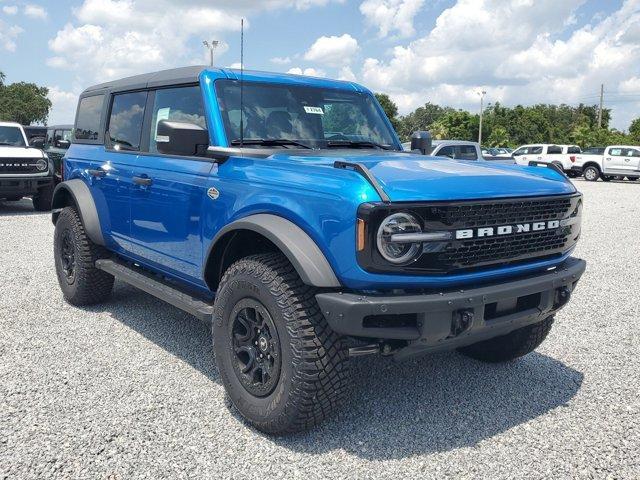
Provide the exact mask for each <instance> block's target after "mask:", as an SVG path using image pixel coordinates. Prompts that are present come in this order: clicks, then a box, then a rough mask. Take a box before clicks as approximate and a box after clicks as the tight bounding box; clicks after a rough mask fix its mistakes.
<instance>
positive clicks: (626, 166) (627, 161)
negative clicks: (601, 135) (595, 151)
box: [572, 145, 640, 182]
mask: <svg viewBox="0 0 640 480" xmlns="http://www.w3.org/2000/svg"><path fill="white" fill-rule="evenodd" d="M572 168H573V171H574V172H575V173H576V175H579V174H582V175H583V176H584V179H585V180H588V181H590V182H595V181H597V180H598V179H599V178H601V179H602V180H604V181H605V182H607V181H609V180H611V179H612V178H614V177H621V178H624V177H627V178H628V179H629V180H638V179H639V178H640V147H638V146H633V145H611V146H609V147H606V148H605V149H604V153H603V154H602V155H578V156H577V158H576V161H575V163H574V165H573V167H572Z"/></svg>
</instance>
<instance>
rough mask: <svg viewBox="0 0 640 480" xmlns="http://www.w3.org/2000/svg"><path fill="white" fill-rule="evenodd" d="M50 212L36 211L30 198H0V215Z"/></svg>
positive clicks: (9, 215) (16, 215)
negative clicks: (16, 199) (9, 199)
mask: <svg viewBox="0 0 640 480" xmlns="http://www.w3.org/2000/svg"><path fill="white" fill-rule="evenodd" d="M43 214H50V212H36V211H35V210H34V209H33V203H32V202H31V199H30V198H23V199H22V200H18V201H17V202H7V201H5V200H0V217H18V216H24V215H43Z"/></svg>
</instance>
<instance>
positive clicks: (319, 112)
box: [304, 105, 324, 115]
mask: <svg viewBox="0 0 640 480" xmlns="http://www.w3.org/2000/svg"><path fill="white" fill-rule="evenodd" d="M304 111H305V112H307V113H313V114H315V115H324V112H323V111H322V108H320V107H308V106H306V105H305V107H304Z"/></svg>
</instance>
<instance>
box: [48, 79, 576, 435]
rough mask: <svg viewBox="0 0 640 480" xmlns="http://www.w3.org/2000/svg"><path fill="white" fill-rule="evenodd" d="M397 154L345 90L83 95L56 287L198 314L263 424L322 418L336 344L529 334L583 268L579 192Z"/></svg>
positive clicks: (235, 393)
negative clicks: (124, 289)
mask: <svg viewBox="0 0 640 480" xmlns="http://www.w3.org/2000/svg"><path fill="white" fill-rule="evenodd" d="M430 144H431V139H430V136H429V135H428V133H426V132H416V134H414V135H413V138H412V149H413V151H411V152H405V151H403V149H402V147H401V144H400V142H399V140H398V137H397V135H396V133H395V132H394V131H393V129H392V127H391V124H390V122H389V121H388V119H387V118H386V116H385V115H384V112H383V110H382V108H381V107H380V105H379V104H378V102H377V101H376V100H375V97H374V96H373V95H372V93H371V92H370V91H369V90H367V89H365V88H363V87H362V86H360V85H357V84H355V83H351V82H341V81H334V80H327V79H319V78H309V77H302V76H295V75H281V74H272V73H264V72H250V71H245V72H244V73H241V72H239V71H236V70H227V69H214V68H205V67H188V68H180V69H174V70H169V71H162V72H157V73H151V74H147V75H140V76H135V77H131V78H126V79H123V80H119V81H114V82H109V83H104V84H101V85H97V86H94V87H90V88H88V89H87V90H85V91H84V92H83V93H82V94H81V96H80V99H79V103H78V109H77V114H76V120H75V128H74V136H73V138H72V143H71V146H70V148H69V149H68V151H67V153H66V156H65V160H64V161H65V168H64V177H65V178H64V181H63V182H62V183H60V184H59V185H58V186H57V187H56V190H55V193H54V198H53V223H54V224H55V245H54V248H55V250H54V251H55V266H56V271H57V276H58V280H59V283H60V287H61V289H62V292H63V294H64V297H65V299H66V300H67V301H68V302H69V303H71V304H74V305H88V304H94V303H97V302H103V301H105V300H106V299H107V297H108V296H109V294H110V293H111V290H112V287H113V283H114V279H115V278H117V279H119V280H121V281H124V282H127V283H129V284H131V285H134V286H136V287H138V288H140V289H142V290H144V291H146V292H148V293H150V294H152V295H154V296H156V297H158V298H160V299H162V300H164V301H166V302H168V303H170V304H172V305H174V306H176V307H178V308H180V309H183V310H185V311H187V312H189V313H191V314H193V315H195V316H196V317H198V318H200V319H202V320H204V321H207V322H210V324H211V328H212V334H213V339H214V353H215V358H216V362H217V365H218V369H219V372H220V377H221V379H222V382H223V384H224V386H225V388H226V391H227V393H228V395H229V397H230V399H231V401H232V403H233V404H234V405H235V407H236V408H237V409H238V410H239V411H240V413H241V414H242V415H243V416H244V417H245V418H246V419H247V420H248V421H249V422H250V423H251V424H252V425H254V426H255V427H257V428H258V429H260V430H262V431H265V432H269V433H274V434H280V433H286V432H292V431H296V430H301V429H305V428H309V427H311V426H313V425H315V424H317V423H318V422H320V421H321V420H323V419H324V418H325V417H326V416H327V415H328V414H329V413H330V412H332V411H333V410H334V409H335V407H336V406H337V405H338V404H339V402H340V400H341V399H342V398H343V397H344V396H345V394H346V392H347V388H348V384H349V377H348V361H349V358H350V357H352V356H359V355H367V354H380V355H389V356H393V357H394V358H395V359H398V360H402V359H407V358H413V357H415V356H418V355H423V354H426V353H429V352H434V351H440V350H452V349H456V350H458V351H460V352H461V353H462V354H464V355H468V356H470V357H473V358H475V359H478V360H481V361H486V362H502V361H508V360H511V359H514V358H516V357H519V356H522V355H525V354H527V353H529V352H531V351H532V350H533V349H535V348H536V347H537V346H538V345H540V343H541V342H542V341H543V340H544V339H545V337H546V336H547V334H548V332H549V330H550V329H551V325H552V323H553V318H554V314H555V313H556V312H557V311H558V310H559V309H561V308H562V307H563V306H564V305H566V303H567V302H568V300H569V297H570V295H571V292H572V291H573V289H574V288H575V286H576V283H577V282H578V280H579V278H580V276H581V275H582V273H583V272H584V269H585V262H584V261H583V260H580V259H576V258H573V257H571V252H572V251H573V249H574V247H575V246H576V242H577V240H578V237H579V236H580V228H581V226H580V222H581V209H582V196H581V195H580V193H578V192H577V191H576V189H575V188H574V186H573V185H572V184H571V182H570V181H569V180H568V179H567V178H566V177H565V176H564V174H562V173H561V172H559V171H557V170H556V169H555V168H553V167H549V166H515V165H514V166H508V165H496V164H495V163H491V162H485V161H481V160H479V161H474V162H466V161H462V160H451V159H443V158H435V157H429V156H425V155H423V153H424V152H425V151H430V147H431V145H430Z"/></svg>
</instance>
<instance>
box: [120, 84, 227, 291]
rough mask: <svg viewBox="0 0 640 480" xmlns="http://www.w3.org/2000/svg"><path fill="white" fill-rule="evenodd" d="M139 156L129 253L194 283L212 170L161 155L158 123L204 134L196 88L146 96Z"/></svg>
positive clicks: (203, 163)
mask: <svg viewBox="0 0 640 480" xmlns="http://www.w3.org/2000/svg"><path fill="white" fill-rule="evenodd" d="M149 95H150V97H149V101H148V105H149V107H148V108H150V110H149V112H147V115H146V118H147V120H146V121H145V127H144V129H145V131H144V134H143V138H145V140H144V142H145V144H146V145H145V148H144V149H143V150H144V151H142V152H140V155H139V156H138V158H137V161H136V166H135V169H134V175H133V182H134V185H133V190H132V202H131V237H132V241H133V246H132V252H133V253H134V255H135V256H137V257H139V258H141V259H144V260H145V262H147V263H150V264H152V265H155V266H156V267H157V268H159V269H161V270H164V271H167V272H170V273H174V274H176V275H179V276H181V277H183V278H185V279H187V280H192V281H194V282H197V281H198V279H199V278H200V277H201V268H202V237H201V212H202V210H203V207H204V204H205V202H211V201H212V200H211V199H210V198H209V197H208V196H207V188H208V182H209V178H210V175H211V173H212V170H213V169H214V168H216V167H215V165H214V164H213V163H212V162H211V161H210V160H209V159H206V158H199V157H180V156H174V155H162V154H159V153H158V150H157V146H156V132H157V125H158V122H159V121H160V120H172V121H176V122H187V123H194V124H197V125H200V126H201V127H203V128H206V126H207V125H206V121H205V112H204V106H203V101H202V93H201V91H200V87H199V86H185V87H173V88H164V89H158V90H156V91H152V92H150V93H149Z"/></svg>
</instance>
